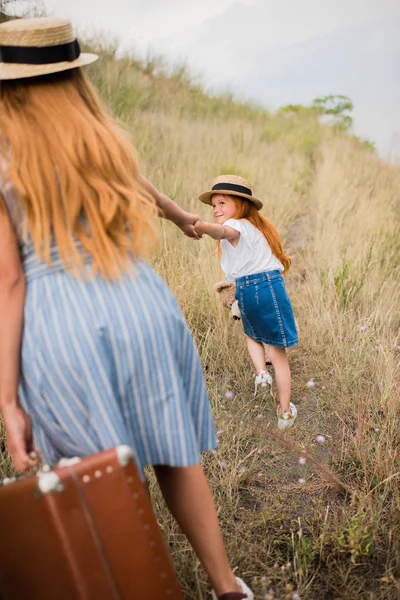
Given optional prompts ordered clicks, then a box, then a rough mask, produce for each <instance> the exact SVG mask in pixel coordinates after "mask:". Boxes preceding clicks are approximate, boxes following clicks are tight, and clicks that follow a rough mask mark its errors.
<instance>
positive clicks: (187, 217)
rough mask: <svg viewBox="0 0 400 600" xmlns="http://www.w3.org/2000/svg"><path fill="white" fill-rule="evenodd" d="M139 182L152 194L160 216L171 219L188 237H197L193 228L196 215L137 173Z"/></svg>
mask: <svg viewBox="0 0 400 600" xmlns="http://www.w3.org/2000/svg"><path fill="white" fill-rule="evenodd" d="M139 183H140V185H141V186H142V187H143V188H144V189H145V190H146V192H147V193H148V194H150V196H152V197H153V198H154V200H155V202H156V204H157V206H158V207H159V208H160V211H161V216H162V217H165V218H166V219H168V220H169V221H172V222H173V223H175V225H177V227H179V228H180V229H181V230H182V231H183V233H184V234H185V235H187V236H188V237H191V238H194V239H196V240H197V239H199V236H198V235H197V233H196V232H195V230H194V224H195V223H196V221H197V219H198V216H197V215H193V214H192V213H189V212H187V211H186V210H183V209H182V208H181V207H180V206H178V204H176V202H174V201H173V200H171V198H168V196H166V195H165V194H163V193H162V192H160V191H159V190H158V189H157V188H156V187H155V186H154V185H153V184H152V183H151V182H150V181H149V180H148V179H146V177H144V176H143V175H139Z"/></svg>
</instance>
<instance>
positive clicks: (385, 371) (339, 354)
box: [0, 50, 400, 600]
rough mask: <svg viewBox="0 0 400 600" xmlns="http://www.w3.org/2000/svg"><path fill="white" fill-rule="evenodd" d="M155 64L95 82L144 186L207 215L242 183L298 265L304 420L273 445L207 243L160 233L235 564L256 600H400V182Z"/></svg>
mask: <svg viewBox="0 0 400 600" xmlns="http://www.w3.org/2000/svg"><path fill="white" fill-rule="evenodd" d="M157 66H158V65H157V64H156V62H152V61H150V60H149V61H147V62H146V63H140V62H139V61H134V60H123V61H119V62H116V61H114V60H113V58H112V50H107V51H106V50H104V51H102V58H101V60H100V61H98V63H96V64H94V65H93V66H91V67H90V69H89V73H90V76H91V78H92V80H93V82H94V83H95V85H96V87H97V88H98V90H99V92H100V94H101V95H102V97H103V99H104V100H105V102H106V104H107V105H108V107H109V109H110V111H111V112H112V113H113V114H114V115H115V116H116V117H117V118H118V119H120V120H121V121H122V122H123V123H124V124H125V126H126V128H127V130H128V131H129V135H130V137H131V139H132V141H133V142H134V144H135V146H136V148H137V152H138V156H139V160H140V165H141V168H142V171H143V172H144V174H146V175H147V176H148V177H149V178H150V179H151V180H152V182H153V183H154V184H155V185H156V186H157V187H158V188H159V189H161V190H162V191H163V192H164V193H166V194H168V195H169V196H170V197H171V198H173V199H174V200H176V201H177V202H178V203H179V204H181V205H182V206H183V207H184V208H185V209H187V210H190V211H192V212H195V213H198V214H201V215H202V216H203V217H204V218H207V219H211V214H210V212H209V210H208V208H207V207H206V206H205V205H202V204H201V203H200V202H199V201H198V200H197V196H198V195H199V193H201V192H202V191H205V190H206V189H208V188H209V186H210V184H211V182H212V179H213V178H214V177H215V176H216V175H218V174H221V173H237V174H241V175H243V176H245V177H247V178H248V179H249V180H250V181H251V182H252V184H253V186H254V191H255V194H256V195H257V197H259V198H261V199H263V201H264V209H263V211H264V214H265V215H266V216H267V217H268V218H269V219H270V220H271V221H272V222H273V223H274V224H275V225H276V226H277V228H278V230H279V232H280V234H281V237H282V239H283V241H284V245H285V248H286V249H287V250H288V251H289V254H290V255H291V257H292V259H293V265H292V269H291V271H290V272H289V274H288V276H287V286H288V289H289V294H290V296H291V299H292V302H293V306H294V309H295V313H296V317H297V321H298V324H299V328H300V339H301V343H300V345H299V346H298V347H297V348H295V349H292V350H290V352H289V355H290V363H291V368H292V376H293V401H294V402H295V404H296V405H297V407H298V410H299V418H298V422H297V424H296V427H295V428H293V429H292V430H290V432H288V433H285V434H284V435H280V434H279V435H278V433H277V430H276V428H275V410H276V408H275V404H274V401H273V400H272V398H271V396H270V395H269V394H266V393H264V394H263V393H262V392H259V394H258V396H257V397H256V399H254V398H253V389H254V388H253V379H252V376H253V370H252V366H251V364H250V361H249V358H248V356H247V351H246V347H245V340H244V334H243V331H242V329H241V325H240V323H237V322H235V321H233V320H231V318H230V315H229V313H228V311H226V310H224V309H223V308H221V307H220V306H219V305H218V301H217V299H216V297H215V294H214V292H213V284H214V283H215V282H216V281H219V280H221V279H223V274H222V272H221V271H220V268H219V263H218V258H217V256H216V254H215V249H214V246H213V244H212V242H211V240H209V239H203V240H201V241H199V242H194V241H192V240H190V239H188V238H185V237H184V236H183V235H182V234H181V232H180V231H179V230H178V229H177V228H176V227H175V226H174V225H172V224H171V223H168V222H165V221H160V227H159V228H160V236H159V242H158V246H157V248H156V250H155V252H154V253H153V258H152V263H153V265H154V267H155V269H156V270H157V271H158V272H159V273H160V274H161V275H162V276H163V277H164V279H165V280H166V282H167V283H168V285H169V286H170V288H171V289H172V290H173V292H174V294H175V296H176V297H177V299H178V301H179V303H180V306H181V307H182V310H183V312H184V314H185V317H186V319H187V322H188V325H189V327H190V329H191V331H192V332H193V335H194V338H195V340H196V343H197V345H198V348H199V353H200V357H201V361H202V364H203V367H204V372H205V377H206V380H207V385H208V389H209V393H210V399H211V403H212V407H213V412H214V416H215V423H216V428H217V430H218V437H219V449H218V451H217V452H216V453H215V454H210V455H208V456H204V466H205V469H206V472H207V476H208V478H209V481H210V485H211V487H212V491H213V494H214V498H215V501H216V504H217V507H218V512H219V517H220V521H221V525H222V528H223V532H224V537H225V539H226V543H227V548H228V553H229V556H230V559H231V562H232V564H233V565H234V567H235V568H236V569H237V573H238V574H240V576H242V577H243V578H244V579H246V580H247V581H248V582H249V584H251V585H252V587H253V588H254V590H255V592H256V593H257V598H266V599H267V598H269V599H270V600H271V599H274V600H290V599H293V600H295V598H297V597H300V598H301V599H302V600H339V599H340V600H367V599H368V600H395V599H396V598H400V427H399V417H398V415H399V408H400V234H399V218H400V197H399V192H398V190H399V188H400V169H399V168H398V167H395V166H389V165H386V164H384V163H383V162H381V161H380V160H379V158H378V157H377V156H376V155H375V154H374V153H373V152H371V150H370V149H368V148H367V147H365V145H363V144H362V143H361V142H360V141H359V140H357V139H354V138H352V137H351V136H349V135H347V134H345V133H344V132H343V131H341V130H340V129H338V128H335V127H333V126H332V125H327V124H325V125H323V124H320V123H319V121H318V119H317V118H316V117H315V116H313V115H311V114H307V113H305V114H286V115H284V114H281V115H271V114H269V113H268V112H267V111H265V110H262V109H260V108H257V107H253V106H251V105H248V104H240V103H237V102H235V100H234V99H233V98H231V97H229V96H225V97H213V98H211V97H209V96H207V95H206V94H205V93H204V92H203V91H202V90H201V88H200V87H198V86H196V85H194V84H193V83H191V82H190V81H189V77H188V75H187V74H186V72H185V70H184V69H182V70H178V71H176V72H173V73H170V74H168V75H167V74H166V73H165V72H162V70H161V71H160V69H157ZM317 436H322V437H317ZM317 440H320V441H317ZM321 440H322V441H321ZM2 456H3V458H2V462H1V463H0V475H2V476H4V475H6V474H9V473H10V470H11V469H10V465H9V461H8V459H7V456H6V454H5V453H3V455H2ZM300 457H302V460H301V461H300V463H299V458H300ZM304 459H305V461H304ZM301 463H304V464H301ZM150 481H151V491H152V495H153V499H154V503H155V506H156V510H157V516H158V519H159V522H160V525H161V527H162V529H163V531H164V533H165V535H166V537H167V539H168V542H169V544H170V547H171V550H172V553H173V557H174V561H175V565H176V569H177V572H178V576H179V578H180V581H181V583H182V586H183V589H184V591H185V595H186V597H187V598H188V599H191V600H199V599H203V598H204V599H206V598H207V597H208V596H207V590H208V588H207V581H206V576H205V574H204V572H203V570H202V569H201V568H200V566H199V564H198V561H197V559H196V557H195V556H194V554H193V552H192V551H191V549H190V547H189V545H188V544H187V542H186V540H185V538H184V536H183V535H182V534H181V532H180V531H179V530H178V528H177V526H176V525H175V523H174V522H173V520H172V518H171V517H170V516H169V514H168V512H167V509H166V507H165V505H164V504H163V501H162V499H161V497H160V495H159V493H158V490H157V488H156V484H155V482H154V479H153V477H152V475H151V474H150ZM296 594H298V596H296Z"/></svg>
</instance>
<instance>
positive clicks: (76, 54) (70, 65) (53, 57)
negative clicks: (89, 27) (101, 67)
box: [0, 17, 98, 81]
mask: <svg viewBox="0 0 400 600" xmlns="http://www.w3.org/2000/svg"><path fill="white" fill-rule="evenodd" d="M97 59H98V56H97V55H96V54H81V51H80V47H79V42H78V40H77V39H76V37H75V35H74V33H73V31H72V26H71V23H70V22H69V21H68V20H67V19H54V18H50V17H44V18H35V19H13V20H12V21H7V22H6V23H2V24H1V25H0V81H1V80H4V79H21V78H23V77H36V76H37V75H47V74H48V73H58V72H59V71H66V70H68V69H74V68H75V67H83V66H84V65H88V64H90V63H92V62H94V61H95V60H97Z"/></svg>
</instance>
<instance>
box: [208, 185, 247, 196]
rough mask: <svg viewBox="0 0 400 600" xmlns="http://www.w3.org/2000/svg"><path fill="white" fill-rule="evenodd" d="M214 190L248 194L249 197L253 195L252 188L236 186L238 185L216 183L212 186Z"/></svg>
mask: <svg viewBox="0 0 400 600" xmlns="http://www.w3.org/2000/svg"><path fill="white" fill-rule="evenodd" d="M212 190H213V191H217V190H228V191H229V192H238V193H239V194H247V195H248V196H252V195H253V194H252V192H251V189H250V188H247V187H244V186H243V185H236V183H216V184H215V185H213V186H212Z"/></svg>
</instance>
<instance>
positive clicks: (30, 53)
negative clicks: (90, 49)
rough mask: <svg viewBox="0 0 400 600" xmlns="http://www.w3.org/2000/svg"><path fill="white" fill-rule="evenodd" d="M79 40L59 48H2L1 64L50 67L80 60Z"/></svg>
mask: <svg viewBox="0 0 400 600" xmlns="http://www.w3.org/2000/svg"><path fill="white" fill-rule="evenodd" d="M80 53H81V49H80V46H79V42H78V40H74V41H73V42H68V43H67V44H59V45H57V46H41V47H39V46H0V62H3V63H11V64H21V65H48V64H53V63H61V62H72V61H74V60H76V59H77V58H79V56H80Z"/></svg>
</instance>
